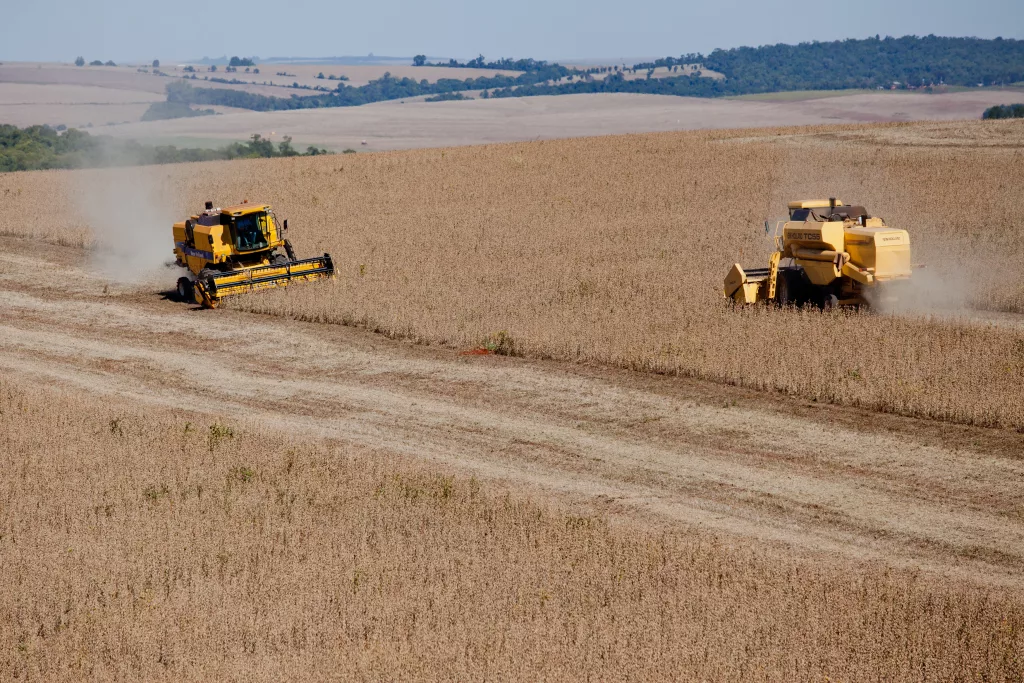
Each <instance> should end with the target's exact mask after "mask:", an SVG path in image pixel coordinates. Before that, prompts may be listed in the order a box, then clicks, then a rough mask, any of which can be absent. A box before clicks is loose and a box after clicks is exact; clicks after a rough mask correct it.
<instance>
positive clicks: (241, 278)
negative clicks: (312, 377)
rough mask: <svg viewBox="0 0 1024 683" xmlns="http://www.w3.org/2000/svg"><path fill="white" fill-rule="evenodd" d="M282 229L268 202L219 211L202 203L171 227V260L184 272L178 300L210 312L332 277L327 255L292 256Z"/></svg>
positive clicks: (282, 224)
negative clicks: (239, 297) (254, 294)
mask: <svg viewBox="0 0 1024 683" xmlns="http://www.w3.org/2000/svg"><path fill="white" fill-rule="evenodd" d="M287 229H288V221H287V220H286V221H284V222H283V223H282V222H279V221H278V219H277V216H275V215H274V211H273V209H272V208H271V206H270V205H269V204H250V203H248V202H247V201H246V202H243V203H241V204H238V205H235V206H229V207H226V208H223V209H221V208H214V206H213V202H206V208H205V209H204V210H203V211H201V212H200V213H198V214H196V215H195V216H192V217H191V218H189V219H187V220H185V221H182V222H180V223H175V224H174V228H173V230H174V255H175V259H176V261H177V264H178V265H179V266H181V267H183V268H187V269H188V271H189V275H188V276H185V277H181V278H179V279H178V285H177V292H178V297H179V298H180V299H181V300H183V301H195V302H196V303H198V304H201V305H202V306H204V307H206V308H215V307H216V306H217V304H218V303H219V302H220V301H221V300H222V299H223V298H224V297H227V296H233V295H235V294H243V293H245V292H251V291H256V290H261V289H269V288H272V287H283V286H286V285H289V284H291V283H292V282H295V281H297V280H316V279H320V278H324V277H333V275H334V263H333V262H332V261H331V257H330V255H329V254H324V255H323V256H318V257H316V258H310V259H303V260H299V259H296V258H295V251H294V249H292V245H291V242H289V241H288V240H287V239H285V237H284V233H285V231H287Z"/></svg>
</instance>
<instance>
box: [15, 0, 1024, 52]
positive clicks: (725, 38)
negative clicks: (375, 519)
mask: <svg viewBox="0 0 1024 683" xmlns="http://www.w3.org/2000/svg"><path fill="white" fill-rule="evenodd" d="M4 4H5V5H7V6H6V7H5V8H4V10H3V13H2V15H3V22H2V23H0V61H3V60H11V61H13V60H32V61H71V60H73V59H74V58H75V57H76V56H77V55H83V56H85V57H86V58H87V59H90V60H91V59H102V60H107V59H113V60H114V61H129V60H151V59H153V58H158V59H161V60H165V61H167V62H173V61H176V60H184V59H190V58H198V57H202V56H204V55H208V56H210V57H219V56H221V55H225V54H226V55H236V54H237V55H242V56H246V55H253V54H255V55H259V56H260V57H264V58H266V57H270V56H284V55H288V56H307V57H321V56H335V55H365V54H367V53H370V52H373V53H374V54H376V55H396V56H408V55H413V54H417V53H425V54H428V55H436V56H455V57H460V58H462V57H474V56H476V55H477V54H478V53H483V54H484V55H485V56H487V57H488V58H495V57H536V58H539V59H550V60H561V61H568V60H571V59H572V58H587V57H595V58H596V57H602V58H618V57H627V58H629V57H648V56H661V55H678V54H681V53H684V52H710V51H711V50H712V49H714V48H716V47H736V46H739V45H763V44H768V43H778V42H785V43H798V42H802V41H809V40H834V39H837V38H863V37H866V36H869V35H874V34H876V33H877V34H881V35H883V36H884V35H893V36H901V35H906V34H916V35H927V34H929V33H934V34H936V35H950V36H978V37H981V38H994V37H996V36H1003V37H1004V38H1024V2H1022V0H975V1H973V2H962V1H959V2H954V1H952V0H940V1H938V2H923V1H922V0H860V1H858V2H833V3H829V2H821V1H820V0H792V1H790V2H769V1H765V0H717V1H716V0H709V1H708V2H699V3H691V2H679V1H672V0H660V1H654V2H625V1H623V0H617V1H612V0H590V1H589V2H581V1H579V0H515V1H513V2H502V3H489V2H485V1H482V0H423V1H420V2H409V1H407V0H376V1H375V2H364V3H350V2H328V1H325V0H287V1H285V2H282V1H280V0H249V1H248V2H238V1H236V0H230V1H228V2H216V1H213V2H211V1H210V0H170V1H166V0H165V1H163V2H145V1H143V0H130V1H129V0H75V1H74V2H68V1H67V0H20V1H19V0H7V1H6V2H5V3H4ZM499 7H504V8H506V9H499Z"/></svg>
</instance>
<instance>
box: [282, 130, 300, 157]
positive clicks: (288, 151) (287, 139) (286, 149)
mask: <svg viewBox="0 0 1024 683" xmlns="http://www.w3.org/2000/svg"><path fill="white" fill-rule="evenodd" d="M277 151H278V154H280V155H281V156H283V157H297V156H299V153H298V152H297V151H296V150H295V148H294V147H292V137H291V136H290V135H285V136H284V138H283V139H282V140H281V142H279V143H277Z"/></svg>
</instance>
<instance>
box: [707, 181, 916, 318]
mask: <svg viewBox="0 0 1024 683" xmlns="http://www.w3.org/2000/svg"><path fill="white" fill-rule="evenodd" d="M765 232H766V233H769V234H771V233H772V229H771V227H770V226H769V224H768V222H767V221H765ZM774 238H775V246H776V251H775V252H774V253H773V254H772V255H771V257H770V258H769V259H768V267H767V268H749V269H745V268H743V267H742V266H741V265H740V264H738V263H737V264H735V265H734V266H733V267H732V269H731V270H730V271H729V274H728V275H726V277H725V296H726V297H727V298H730V299H732V300H733V301H735V302H736V303H740V304H752V303H756V302H758V301H771V302H775V303H777V304H779V305H782V306H786V305H789V304H793V305H796V306H802V305H804V304H807V303H811V304H815V305H817V306H820V307H822V308H830V307H832V306H836V305H838V306H859V305H863V304H872V303H873V304H877V303H879V302H881V301H884V300H888V299H892V298H895V296H896V294H897V288H898V287H899V286H900V284H899V283H905V282H907V281H909V279H910V271H911V267H910V236H909V235H908V234H907V231H906V230H899V229H897V228H890V227H889V226H887V225H886V224H885V221H883V220H882V219H881V218H876V217H872V216H869V215H868V212H867V211H866V210H865V209H864V207H863V206H849V205H846V204H843V203H842V202H841V201H839V200H837V199H835V198H832V199H828V200H822V199H816V200H808V201H799V202H790V203H789V220H788V221H779V222H777V223H776V224H775V230H774Z"/></svg>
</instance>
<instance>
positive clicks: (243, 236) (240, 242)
mask: <svg viewBox="0 0 1024 683" xmlns="http://www.w3.org/2000/svg"><path fill="white" fill-rule="evenodd" d="M267 232H268V230H267V214H265V213H251V214H248V215H246V216H239V217H238V218H236V219H235V248H236V249H238V251H254V250H256V249H266V248H267Z"/></svg>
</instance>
